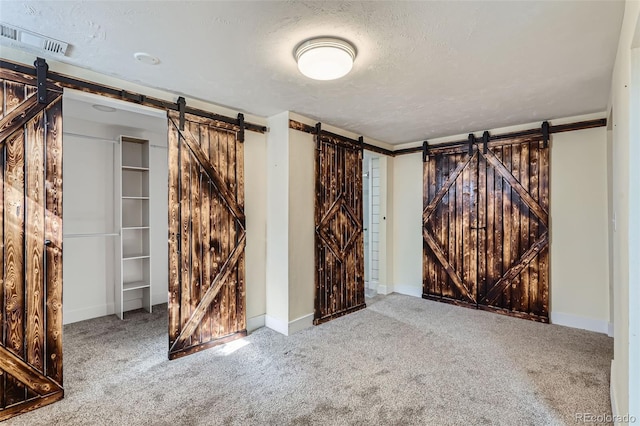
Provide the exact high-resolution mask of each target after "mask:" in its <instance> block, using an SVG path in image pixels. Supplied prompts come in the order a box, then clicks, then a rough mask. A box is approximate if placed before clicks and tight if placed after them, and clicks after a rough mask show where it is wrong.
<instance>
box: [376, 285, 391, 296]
mask: <svg viewBox="0 0 640 426" xmlns="http://www.w3.org/2000/svg"><path fill="white" fill-rule="evenodd" d="M390 293H393V287H391V286H387V285H386V284H378V294H384V295H387V294H390Z"/></svg>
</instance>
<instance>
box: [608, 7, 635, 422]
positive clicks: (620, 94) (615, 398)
mask: <svg viewBox="0 0 640 426" xmlns="http://www.w3.org/2000/svg"><path fill="white" fill-rule="evenodd" d="M639 16H640V2H636V1H628V2H626V4H625V11H624V19H623V22H622V30H621V33H620V42H619V44H618V53H617V56H616V63H615V67H614V71H613V79H612V85H611V101H610V108H611V109H612V115H613V120H614V121H613V155H612V164H611V167H612V175H613V176H612V177H613V197H612V203H613V205H612V210H613V215H614V218H615V231H614V235H613V257H614V265H613V279H614V288H613V298H614V303H613V306H614V361H613V362H612V365H611V404H612V408H613V412H614V414H618V415H626V414H630V415H633V416H636V418H640V329H639V328H640V324H639V323H640V317H639V313H640V273H639V272H640V271H638V268H639V262H638V261H637V260H635V259H638V257H640V247H638V245H639V242H640V229H639V224H638V220H637V217H638V215H640V206H639V205H638V204H640V203H639V201H640V198H639V196H638V193H639V192H640V185H638V181H639V180H640V175H639V174H638V167H637V164H638V163H637V162H638V159H640V152H639V148H640V142H639V140H638V139H639V137H640V134H639V133H640V132H639V131H638V130H639V129H638V126H639V123H640V120H638V115H640V108H639V105H638V99H639V98H640V81H638V80H639V74H640V60H639V58H638V56H639V55H638V53H637V51H636V52H635V55H632V52H633V51H632V49H633V48H635V50H637V48H638V47H640V43H639V42H638V38H639V37H640V31H639V30H638V23H639V19H638V18H639ZM632 56H635V58H634V59H635V60H634V61H633V63H632ZM632 69H633V74H632V72H631V71H632ZM630 90H633V92H632V95H631V96H630ZM632 218H633V219H632ZM629 259H634V261H633V262H629Z"/></svg>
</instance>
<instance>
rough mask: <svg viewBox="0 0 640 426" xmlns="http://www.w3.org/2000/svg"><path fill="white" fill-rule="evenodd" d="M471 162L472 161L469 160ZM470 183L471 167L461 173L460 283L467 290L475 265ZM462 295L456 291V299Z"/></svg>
mask: <svg viewBox="0 0 640 426" xmlns="http://www.w3.org/2000/svg"><path fill="white" fill-rule="evenodd" d="M471 161H473V160H471ZM471 193H472V183H471V165H470V167H467V168H465V170H464V172H463V173H462V252H463V259H462V263H463V272H462V283H463V285H464V286H465V287H467V288H469V283H471V281H472V278H471V273H472V268H471V264H472V263H473V264H475V262H476V259H475V258H473V259H472V257H471V256H472V248H471V245H472V243H473V240H472V239H471V213H472V212H471V210H472V208H471V207H472V200H471ZM462 297H463V296H462V294H461V293H460V292H459V291H456V298H462Z"/></svg>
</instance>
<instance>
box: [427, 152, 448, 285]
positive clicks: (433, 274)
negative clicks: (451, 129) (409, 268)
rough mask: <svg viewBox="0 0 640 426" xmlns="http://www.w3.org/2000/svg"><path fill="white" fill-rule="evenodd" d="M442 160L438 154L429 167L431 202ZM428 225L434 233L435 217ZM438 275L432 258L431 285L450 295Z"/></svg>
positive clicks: (430, 265) (436, 266) (430, 266)
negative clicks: (439, 280) (441, 284)
mask: <svg viewBox="0 0 640 426" xmlns="http://www.w3.org/2000/svg"><path fill="white" fill-rule="evenodd" d="M441 162H442V157H441V156H436V157H435V158H434V160H433V161H432V162H431V167H430V168H429V204H431V202H432V201H433V199H434V198H435V195H436V191H437V190H438V188H437V185H438V182H437V179H436V176H437V169H438V165H439V164H440V163H441ZM432 217H433V215H432ZM427 225H428V230H429V232H430V233H433V231H434V228H435V220H433V218H431V219H429V222H428V223H427ZM437 275H438V265H437V263H436V262H435V261H434V259H433V258H431V262H430V263H429V281H430V282H431V287H432V288H433V292H434V293H435V294H441V295H442V296H445V295H446V296H450V295H449V294H448V292H447V293H445V288H443V287H442V286H440V285H439V284H440V283H439V282H438V279H437Z"/></svg>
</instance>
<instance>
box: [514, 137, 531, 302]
mask: <svg viewBox="0 0 640 426" xmlns="http://www.w3.org/2000/svg"><path fill="white" fill-rule="evenodd" d="M530 165H531V160H530V158H529V142H526V143H523V144H521V145H520V179H519V180H520V183H521V184H522V187H523V188H525V190H527V191H529V176H530V174H531V171H530ZM520 206H521V212H520V251H519V253H518V258H520V257H521V256H522V255H524V253H525V252H526V251H527V250H528V249H529V246H530V242H529V223H530V222H531V220H532V219H534V220H535V217H533V218H532V217H531V216H533V215H532V214H531V213H530V212H529V207H528V206H527V204H526V203H524V202H523V201H521V202H520ZM529 286H530V284H529V267H528V266H527V267H525V268H524V269H523V270H522V272H521V273H520V286H519V293H520V295H519V299H520V304H519V305H518V307H517V310H518V311H519V312H530V309H529V305H530V300H529Z"/></svg>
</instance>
